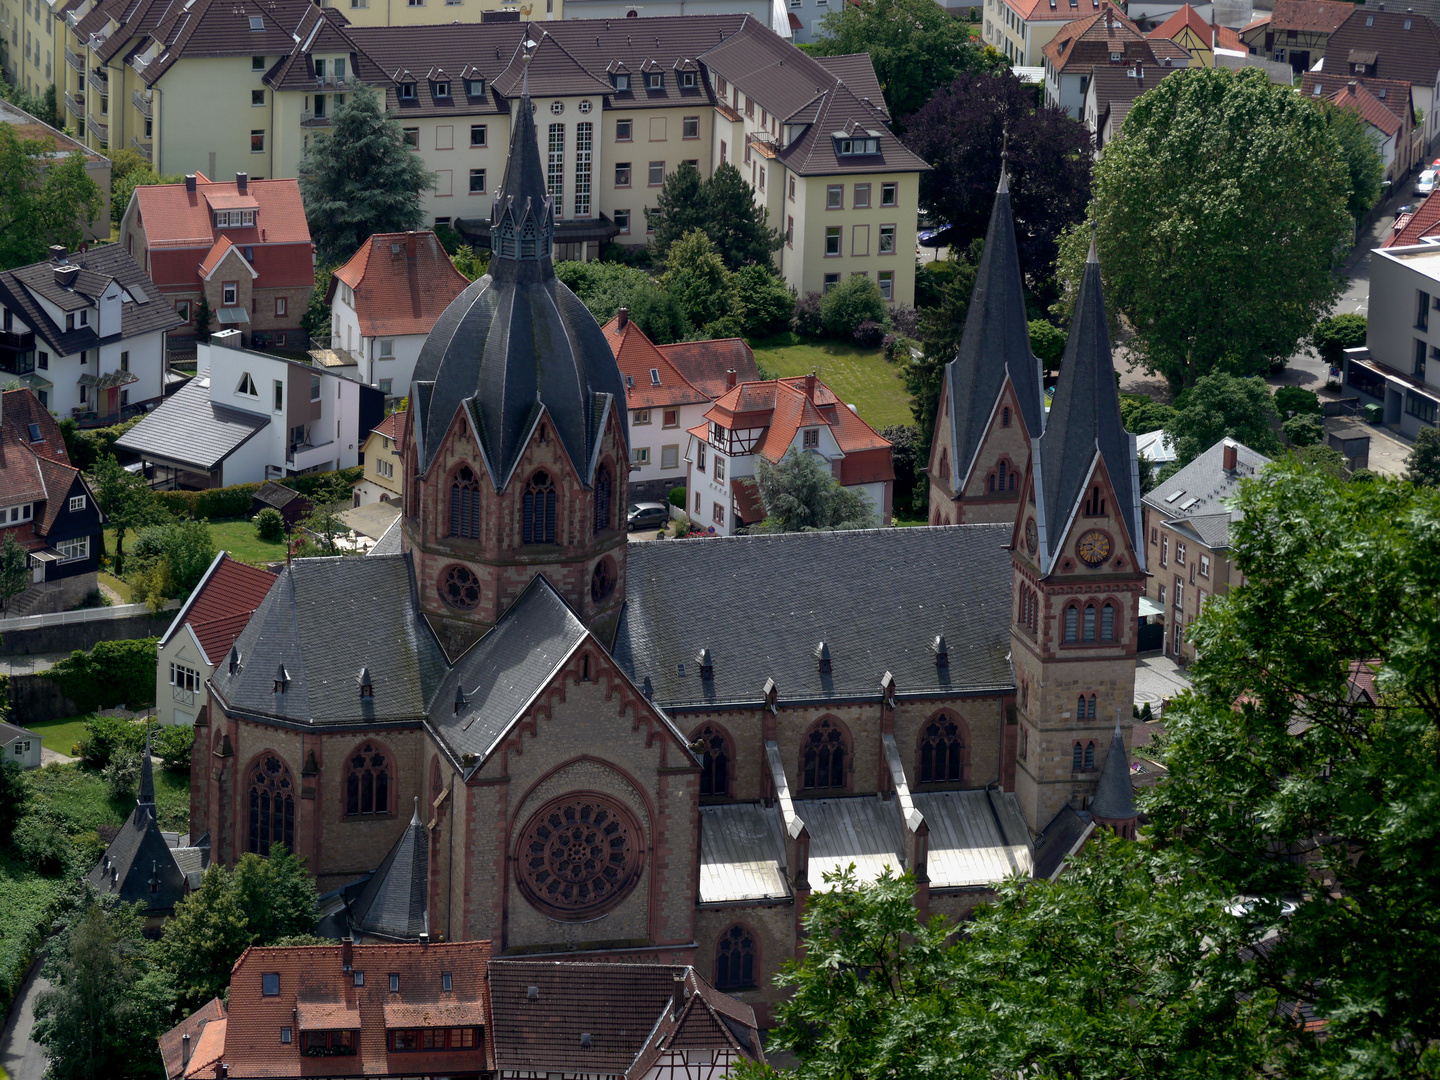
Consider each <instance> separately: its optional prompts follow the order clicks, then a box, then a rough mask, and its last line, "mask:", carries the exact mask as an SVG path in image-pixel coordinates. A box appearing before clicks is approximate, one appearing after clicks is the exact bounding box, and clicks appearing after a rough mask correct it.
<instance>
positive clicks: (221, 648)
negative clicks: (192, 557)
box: [160, 551, 275, 667]
mask: <svg viewBox="0 0 1440 1080" xmlns="http://www.w3.org/2000/svg"><path fill="white" fill-rule="evenodd" d="M274 584H275V575H274V574H272V573H270V571H268V570H262V569H261V568H260V567H258V566H247V565H245V564H244V563H242V562H236V561H235V560H234V559H232V558H231V557H230V554H229V553H228V552H225V551H222V552H220V553H219V554H218V555H216V556H215V558H214V560H213V561H212V562H211V563H210V567H209V569H207V570H206V571H205V576H204V577H203V578H201V579H200V584H198V585H197V586H196V587H195V589H194V591H192V592H191V593H190V596H189V598H188V599H186V601H185V603H184V605H183V606H182V607H181V608H180V610H179V611H177V612H176V613H175V618H174V620H173V621H172V622H171V623H170V626H169V628H168V629H167V630H166V631H165V633H164V635H163V636H162V637H161V638H160V644H161V645H162V646H163V645H164V644H165V643H166V642H168V641H169V640H170V639H171V638H173V637H174V636H175V635H176V634H177V633H179V631H180V628H181V627H182V626H185V625H187V624H188V625H189V627H190V629H191V630H193V631H194V632H195V637H196V639H197V640H198V641H199V642H200V648H201V650H202V651H203V652H204V654H205V659H206V661H207V662H208V663H209V664H210V665H211V666H212V667H213V666H215V665H217V664H219V663H221V662H222V661H223V660H224V659H225V656H226V654H227V653H228V652H229V651H230V646H231V645H232V644H233V643H234V641H235V638H236V637H238V636H239V634H240V631H241V630H243V629H244V627H245V624H246V623H247V622H249V620H250V615H251V614H252V613H253V612H254V611H255V609H256V608H258V607H259V606H260V603H261V601H263V600H264V599H265V595H266V593H268V592H269V591H270V588H271V586H272V585H274Z"/></svg>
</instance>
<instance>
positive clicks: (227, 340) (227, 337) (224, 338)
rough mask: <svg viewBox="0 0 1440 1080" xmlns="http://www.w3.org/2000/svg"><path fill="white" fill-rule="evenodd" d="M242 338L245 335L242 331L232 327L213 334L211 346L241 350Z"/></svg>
mask: <svg viewBox="0 0 1440 1080" xmlns="http://www.w3.org/2000/svg"><path fill="white" fill-rule="evenodd" d="M242 337H243V335H242V334H241V333H240V331H239V330H236V329H235V328H234V327H233V326H232V327H230V329H228V330H217V331H215V333H213V334H211V335H210V344H211V345H219V346H222V347H223V348H226V349H238V348H240V342H241V339H242Z"/></svg>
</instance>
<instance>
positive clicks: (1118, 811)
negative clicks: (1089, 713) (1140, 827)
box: [1090, 724, 1135, 821]
mask: <svg viewBox="0 0 1440 1080" xmlns="http://www.w3.org/2000/svg"><path fill="white" fill-rule="evenodd" d="M1090 815H1091V816H1092V817H1096V818H1105V819H1106V820H1108V821H1124V820H1126V819H1127V818H1134V817H1135V782H1134V781H1133V780H1131V779H1130V755H1129V754H1128V753H1127V752H1126V750H1125V737H1124V736H1123V735H1122V734H1121V733H1120V725H1119V724H1116V725H1115V733H1114V734H1113V735H1111V736H1110V750H1109V752H1107V753H1106V755H1105V764H1104V765H1102V766H1101V767H1100V779H1099V781H1098V782H1097V783H1096V785H1095V797H1094V798H1093V799H1091V800H1090Z"/></svg>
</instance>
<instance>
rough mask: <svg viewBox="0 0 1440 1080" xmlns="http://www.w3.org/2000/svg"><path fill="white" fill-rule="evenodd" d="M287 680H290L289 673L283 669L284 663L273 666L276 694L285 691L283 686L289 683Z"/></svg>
mask: <svg viewBox="0 0 1440 1080" xmlns="http://www.w3.org/2000/svg"><path fill="white" fill-rule="evenodd" d="M289 682H290V673H289V672H288V671H286V670H285V665H284V664H279V665H277V666H276V668H275V693H277V694H283V693H285V687H286V686H287V685H288V684H289Z"/></svg>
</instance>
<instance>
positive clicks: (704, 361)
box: [656, 338, 760, 401]
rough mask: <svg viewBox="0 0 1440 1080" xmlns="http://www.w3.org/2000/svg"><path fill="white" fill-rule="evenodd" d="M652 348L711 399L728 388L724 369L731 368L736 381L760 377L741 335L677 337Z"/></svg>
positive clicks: (751, 353) (752, 380) (741, 381)
mask: <svg viewBox="0 0 1440 1080" xmlns="http://www.w3.org/2000/svg"><path fill="white" fill-rule="evenodd" d="M656 348H657V349H659V350H660V355H661V356H663V357H665V358H666V359H667V360H669V361H670V363H672V364H674V365H675V368H676V370H678V371H679V372H680V374H681V375H683V376H685V378H686V379H687V380H688V381H689V382H690V384H691V385H692V386H694V387H695V388H696V389H698V390H699V391H700V392H701V393H702V394H704V395H705V396H706V397H708V398H710V399H711V400H712V401H713V400H714V399H715V398H718V397H720V396H721V395H722V394H724V393H725V391H726V390H728V389H730V386H729V383H728V381H727V379H728V376H727V374H726V373H727V372H728V371H732V370H733V371H734V372H735V381H736V383H737V384H738V383H743V382H759V381H760V368H759V367H758V366H757V365H756V363H755V354H754V353H753V352H752V351H751V350H750V346H749V345H746V344H745V342H744V341H743V340H742V339H741V338H716V339H715V340H714V341H677V342H676V343H675V344H673V345H657V346H656Z"/></svg>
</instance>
